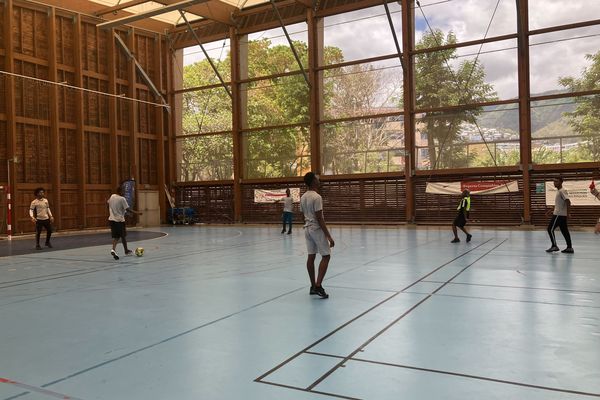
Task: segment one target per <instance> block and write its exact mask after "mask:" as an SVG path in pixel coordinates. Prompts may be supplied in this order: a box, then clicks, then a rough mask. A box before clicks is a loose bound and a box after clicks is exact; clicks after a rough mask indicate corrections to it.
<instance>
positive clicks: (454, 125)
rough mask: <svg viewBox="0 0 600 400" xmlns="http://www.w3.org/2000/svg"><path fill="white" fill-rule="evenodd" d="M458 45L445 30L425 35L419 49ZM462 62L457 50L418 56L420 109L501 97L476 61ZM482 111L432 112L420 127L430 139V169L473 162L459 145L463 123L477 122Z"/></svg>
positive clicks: (428, 142) (421, 122)
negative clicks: (487, 81) (486, 80)
mask: <svg viewBox="0 0 600 400" xmlns="http://www.w3.org/2000/svg"><path fill="white" fill-rule="evenodd" d="M453 44H456V36H455V35H454V33H452V32H450V33H448V34H447V35H444V33H443V32H442V31H441V30H435V31H432V32H428V33H425V34H424V35H423V37H422V39H421V40H420V41H419V43H418V44H417V46H416V48H417V49H426V48H431V47H438V46H444V45H453ZM457 61H458V55H457V54H456V49H455V48H451V49H444V50H439V51H434V52H427V53H421V54H417V55H416V56H415V76H416V103H417V107H418V108H424V109H428V108H439V107H448V106H455V105H461V104H469V103H481V102H485V101H492V100H495V99H496V98H497V96H496V92H495V91H494V88H493V86H492V85H490V84H488V83H486V82H485V70H484V68H483V66H482V65H481V64H480V63H479V62H478V61H476V60H473V61H470V60H465V61H461V62H457ZM480 113H481V109H480V108H478V109H470V110H464V111H457V112H453V113H448V112H430V113H427V115H426V116H424V118H422V119H421V120H420V122H418V125H417V128H418V130H419V131H420V132H421V133H424V134H426V136H427V146H428V149H429V161H430V167H432V168H433V167H434V166H435V168H436V169H438V168H457V167H465V166H467V165H469V162H470V161H471V160H470V158H469V156H468V155H467V152H466V146H457V144H460V142H461V140H460V137H459V135H458V133H459V130H460V126H461V124H462V123H464V122H467V123H471V124H474V123H476V120H477V116H478V115H479V114H480ZM447 148H449V149H450V148H451V149H452V150H451V151H447V150H446V149H447Z"/></svg>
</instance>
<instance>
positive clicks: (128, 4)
mask: <svg viewBox="0 0 600 400" xmlns="http://www.w3.org/2000/svg"><path fill="white" fill-rule="evenodd" d="M149 1H151V0H131V1H128V2H126V3H121V4H118V5H116V6H112V7H106V8H103V9H101V10H98V11H96V12H95V13H94V15H97V16H102V15H105V14H110V13H114V14H116V13H117V11H121V10H123V9H125V8H129V7H133V6H139V5H140V4H144V3H148V2H149Z"/></svg>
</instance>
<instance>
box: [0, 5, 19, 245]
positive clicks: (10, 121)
mask: <svg viewBox="0 0 600 400" xmlns="http://www.w3.org/2000/svg"><path fill="white" fill-rule="evenodd" d="M4 7H5V8H4V21H3V25H4V26H3V28H4V41H5V43H6V45H5V48H6V55H5V58H4V62H5V68H6V72H12V73H14V72H15V56H14V49H13V46H14V45H13V40H14V37H13V30H14V24H13V0H5V3H4ZM5 100H6V118H7V120H6V131H7V132H6V134H7V138H6V159H7V161H6V167H7V174H8V176H7V180H8V182H7V183H6V184H7V185H8V188H7V191H6V192H7V204H8V207H10V208H8V210H7V224H8V225H10V226H9V227H8V228H11V229H9V230H8V232H7V233H8V235H9V238H10V235H11V233H14V232H18V226H17V225H18V223H17V221H16V220H15V218H14V211H13V210H14V205H15V204H16V201H15V200H16V198H15V197H16V196H15V193H16V192H17V191H16V186H17V173H16V167H15V162H14V160H15V156H16V155H17V123H16V119H15V109H16V106H15V77H13V76H7V77H6V98H5ZM20 161H21V162H23V160H20Z"/></svg>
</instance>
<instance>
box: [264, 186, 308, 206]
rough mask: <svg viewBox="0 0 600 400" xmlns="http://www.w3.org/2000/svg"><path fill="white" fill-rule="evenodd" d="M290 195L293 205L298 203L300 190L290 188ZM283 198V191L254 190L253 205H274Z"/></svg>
mask: <svg viewBox="0 0 600 400" xmlns="http://www.w3.org/2000/svg"><path fill="white" fill-rule="evenodd" d="M290 195H291V196H292V199H293V200H294V203H299V202H300V188H290ZM285 196H286V195H285V189H272V190H263V189H254V202H255V203H275V202H277V201H281V200H283V198H284V197H285Z"/></svg>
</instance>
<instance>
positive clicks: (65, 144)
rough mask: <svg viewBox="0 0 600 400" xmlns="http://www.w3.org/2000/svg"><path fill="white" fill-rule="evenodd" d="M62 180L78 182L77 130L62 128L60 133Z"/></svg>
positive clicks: (63, 181) (69, 182) (71, 182)
mask: <svg viewBox="0 0 600 400" xmlns="http://www.w3.org/2000/svg"><path fill="white" fill-rule="evenodd" d="M59 136H60V181H61V182H62V183H67V184H75V183H77V157H73V156H74V155H75V154H77V131H76V130H74V129H61V130H60V133H59Z"/></svg>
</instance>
